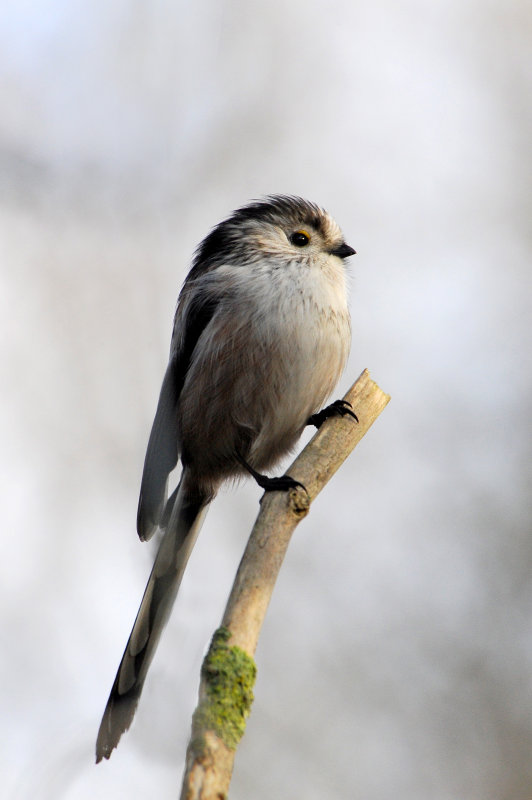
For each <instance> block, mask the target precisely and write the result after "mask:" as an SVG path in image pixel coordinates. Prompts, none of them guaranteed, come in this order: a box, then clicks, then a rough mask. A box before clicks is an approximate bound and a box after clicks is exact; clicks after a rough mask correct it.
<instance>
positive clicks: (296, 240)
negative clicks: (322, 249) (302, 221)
mask: <svg viewBox="0 0 532 800" xmlns="http://www.w3.org/2000/svg"><path fill="white" fill-rule="evenodd" d="M290 241H291V242H292V244H295V246H296V247H305V245H307V244H308V243H309V242H310V236H309V235H308V233H307V232H306V231H296V232H295V233H293V234H292V235H291V236H290Z"/></svg>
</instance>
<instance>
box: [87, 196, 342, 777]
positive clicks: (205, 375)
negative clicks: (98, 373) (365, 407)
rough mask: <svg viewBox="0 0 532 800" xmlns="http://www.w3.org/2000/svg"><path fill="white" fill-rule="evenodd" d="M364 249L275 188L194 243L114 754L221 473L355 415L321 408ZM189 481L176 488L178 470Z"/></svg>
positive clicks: (336, 365) (146, 521)
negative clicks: (148, 556)
mask: <svg viewBox="0 0 532 800" xmlns="http://www.w3.org/2000/svg"><path fill="white" fill-rule="evenodd" d="M354 254H355V250H354V249H353V248H352V247H350V246H349V245H348V244H346V242H345V239H344V236H343V234H342V231H341V229H340V227H339V226H338V224H337V223H336V222H335V220H334V219H333V218H332V217H331V216H330V215H329V213H328V212H327V211H325V210H324V209H323V208H321V207H320V206H319V205H317V204H315V203H313V202H309V201H307V200H304V199H302V198H301V197H297V196H292V195H269V196H266V197H264V198H262V199H259V200H254V201H251V202H250V203H248V204H247V205H244V206H242V207H241V208H239V209H237V210H236V211H234V212H233V213H231V214H230V215H229V216H228V217H227V218H226V219H224V220H223V221H222V222H220V223H219V224H218V225H216V226H215V227H214V228H213V229H212V230H211V231H210V233H208V235H207V236H206V237H205V238H204V239H203V241H202V242H201V243H200V245H199V246H198V248H197V250H196V251H195V254H194V256H193V259H192V264H191V269H190V272H189V273H188V275H187V277H186V279H185V281H184V283H183V286H182V288H181V291H180V294H179V298H178V302H177V308H176V313H175V317H174V324H173V331H172V337H171V345H170V356H169V361H168V366H167V369H166V373H165V375H164V379H163V383H162V388H161V392H160V397H159V402H158V405H157V410H156V414H155V418H154V422H153V426H152V430H151V434H150V437H149V441H148V446H147V451H146V457H145V461H144V469H143V474H142V480H141V489H140V497H139V504H138V512H137V532H138V535H139V537H140V539H141V540H142V541H147V540H149V539H150V538H151V537H152V536H153V534H154V533H155V531H156V530H157V529H161V530H162V532H163V535H162V539H161V543H160V545H159V549H158V552H157V555H156V557H155V561H154V565H153V569H152V572H151V574H150V577H149V580H148V583H147V586H146V589H145V592H144V595H143V598H142V602H141V605H140V608H139V611H138V613H137V617H136V619H135V623H134V625H133V629H132V631H131V634H130V637H129V640H128V642H127V645H126V649H125V651H124V655H123V657H122V660H121V662H120V666H119V668H118V671H117V674H116V678H115V681H114V683H113V686H112V689H111V692H110V695H109V699H108V702H107V706H106V708H105V711H104V714H103V718H102V721H101V725H100V729H99V732H98V737H97V742H96V761H97V762H99V761H101V760H102V758H106V759H108V758H109V757H110V755H111V752H112V751H113V749H114V748H115V747H116V746H117V744H118V742H119V740H120V738H121V736H122V734H123V733H124V732H125V731H126V730H127V729H128V728H129V727H130V725H131V722H132V720H133V717H134V714H135V710H136V707H137V704H138V701H139V698H140V694H141V691H142V687H143V684H144V681H145V678H146V674H147V671H148V667H149V665H150V663H151V661H152V658H153V656H154V653H155V649H156V647H157V644H158V641H159V638H160V635H161V632H162V630H163V628H164V625H165V624H166V622H167V620H168V617H169V615H170V612H171V609H172V606H173V604H174V601H175V598H176V595H177V592H178V589H179V585H180V583H181V579H182V576H183V573H184V570H185V567H186V564H187V561H188V558H189V555H190V552H191V550H192V548H193V546H194V543H195V541H196V538H197V536H198V533H199V530H200V528H201V525H202V522H203V520H204V518H205V514H206V512H207V509H208V507H209V504H210V502H211V501H212V499H213V498H214V496H215V495H216V493H217V491H218V489H219V487H220V486H221V484H222V483H224V482H225V481H228V480H235V479H239V478H241V477H243V476H244V475H246V474H251V475H252V476H253V478H255V480H256V481H257V483H258V484H259V486H261V487H262V488H263V489H264V490H265V491H285V490H287V489H289V488H291V487H292V486H294V485H297V481H294V480H293V479H292V478H291V477H290V476H289V475H284V476H280V477H268V476H267V475H266V474H265V472H267V471H270V470H271V469H272V468H274V467H275V465H276V464H277V463H278V462H279V460H280V459H281V458H282V457H283V456H285V455H286V454H287V453H289V452H290V451H292V450H293V448H294V447H295V445H296V443H297V440H298V438H299V437H300V435H301V433H302V431H303V429H304V428H305V426H306V425H307V424H312V425H315V426H316V427H319V426H320V425H321V423H322V422H323V421H324V419H326V418H327V417H329V416H333V415H336V414H338V415H341V416H344V415H350V416H352V417H354V418H355V420H356V415H355V413H354V411H353V410H352V409H351V408H350V406H349V404H348V403H345V402H344V401H341V400H340V401H336V402H334V403H332V404H331V405H330V406H328V407H325V408H322V406H323V404H324V402H325V401H326V399H327V398H328V397H329V396H330V394H331V393H332V391H333V389H334V387H335V385H336V383H337V381H338V379H339V378H340V375H341V374H342V372H343V370H344V367H345V364H346V361H347V358H348V355H349V350H350V345H351V321H350V315H349V310H348V301H347V276H346V264H345V261H346V259H347V258H348V257H349V256H352V255H354ZM320 409H321V410H320ZM179 460H180V461H181V469H182V471H181V477H180V480H179V483H178V486H177V488H176V489H175V490H174V491H173V492H172V493H171V494H170V496H169V497H168V496H167V495H168V482H169V475H170V473H171V472H172V471H173V470H174V468H175V467H176V465H177V463H178V461H179Z"/></svg>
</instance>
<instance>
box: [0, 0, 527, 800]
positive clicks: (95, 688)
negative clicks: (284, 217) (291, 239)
mask: <svg viewBox="0 0 532 800" xmlns="http://www.w3.org/2000/svg"><path fill="white" fill-rule="evenodd" d="M0 13H1V17H0V170H1V186H0V191H1V203H0V227H1V231H0V248H1V260H0V263H1V283H2V290H1V293H0V313H1V318H2V326H1V328H2V359H1V369H2V395H1V397H2V400H1V408H2V414H1V441H2V446H1V464H0V469H1V486H2V497H3V500H2V511H3V513H2V534H3V535H2V558H1V566H0V573H1V574H0V640H1V641H2V649H3V657H2V659H1V685H2V690H1V694H0V743H1V747H0V760H1V762H2V763H1V774H2V785H3V787H7V792H8V796H9V797H10V798H11V797H12V798H17V799H19V798H30V797H31V798H33V797H40V798H53V800H57V798H68V800H85V799H86V798H87V799H88V798H91V800H92V798H94V797H98V798H103V799H104V800H107V798H119V797H120V798H122V797H128V798H132V799H134V800H137V798H138V799H139V800H140V798H145V797H161V798H162V797H175V796H176V794H177V791H178V785H179V783H180V780H181V771H182V765H183V757H184V750H185V743H186V740H187V737H188V732H189V724H190V714H191V711H192V709H193V707H194V705H195V701H196V692H197V683H198V673H199V666H200V662H201V658H202V654H203V652H204V648H205V646H206V644H207V642H208V640H209V637H210V634H211V633H212V631H213V629H214V628H215V627H216V625H217V624H218V622H219V619H220V616H221V613H222V609H223V605H224V601H225V598H226V596H227V592H228V590H229V587H230V585H231V582H232V577H233V575H234V572H235V569H236V566H237V564H238V561H239V559H240V555H241V552H242V550H243V547H244V543H245V540H246V537H247V534H248V531H249V529H250V526H251V524H252V521H253V519H254V517H255V514H256V512H257V503H258V499H259V497H260V491H259V490H258V488H257V487H256V486H254V485H253V484H252V483H251V482H246V483H243V484H241V485H240V486H239V487H236V488H228V489H227V490H225V491H224V492H222V494H221V495H220V496H219V498H218V499H217V500H216V502H215V504H214V505H213V507H212V509H211V511H210V513H209V516H208V519H207V523H206V525H205V528H204V530H203V532H202V535H201V538H200V542H199V544H198V547H197V550H196V551H195V552H194V555H193V557H192V560H191V563H190V568H189V571H188V572H187V576H186V579H185V582H184V585H183V590H182V594H181V596H180V598H179V602H178V604H177V606H176V608H175V611H174V614H173V616H172V619H171V622H170V624H169V626H168V628H167V630H166V633H165V636H164V639H163V641H162V643H161V647H160V650H159V652H158V654H157V657H156V660H155V662H154V664H153V666H152V669H151V672H150V676H149V679H148V681H147V684H146V687H145V692H144V694H143V697H142V701H141V704H140V708H139V710H138V715H137V718H136V721H135V723H134V726H133V728H132V729H131V731H130V732H129V733H128V734H127V735H126V736H125V737H124V738H123V740H122V742H121V744H120V747H119V749H118V751H116V752H115V753H114V754H113V757H112V759H111V761H110V762H109V763H104V764H102V765H100V766H98V767H96V766H94V764H93V747H94V740H95V736H96V732H97V728H98V724H99V721H100V716H101V713H102V711H103V708H104V704H105V701H106V698H107V694H108V691H109V689H110V686H111V683H112V680H113V676H114V673H115V669H116V667H117V664H118V661H119V658H120V656H121V653H122V649H123V647H124V644H125V641H126V637H127V634H128V633H129V629H130V626H131V623H132V621H133V618H134V615H135V613H136V610H137V606H138V603H139V600H140V596H141V593H142V590H143V588H144V584H145V581H146V578H147V575H148V572H149V569H150V566H151V561H152V558H153V547H152V546H151V545H142V544H140V543H139V542H138V540H137V538H136V534H135V529H134V523H135V513H136V503H137V492H138V486H139V479H140V474H141V468H142V462H143V458H144V449H145V445H146V442H147V437H148V433H149V428H150V425H151V421H152V417H153V413H154V410H155V404H156V400H157V396H158V391H159V386H160V382H161V379H162V375H163V371H164V367H165V363H166V358H167V352H168V345H169V338H170V331H171V322H172V315H173V310H174V305H175V300H176V297H177V293H178V291H179V287H180V285H181V282H182V280H183V278H184V276H185V274H186V271H187V268H188V264H189V260H190V257H191V254H192V252H193V249H194V247H195V245H196V244H197V243H198V241H199V240H200V239H201V238H202V236H204V235H205V234H206V233H207V231H208V230H209V228H210V227H211V226H212V225H213V224H215V223H216V222H217V221H219V220H220V219H221V218H222V217H223V216H224V215H226V214H227V213H229V212H230V211H231V210H232V209H233V208H234V207H236V206H238V205H240V204H242V203H244V202H246V201H247V200H249V199H250V198H254V197H258V196H262V195H264V194H267V193H270V192H287V193H294V194H301V195H303V196H305V197H308V198H309V199H311V200H315V201H317V202H318V203H320V204H322V205H323V206H325V207H326V208H327V209H328V210H329V211H330V212H331V213H332V214H333V215H334V216H335V217H336V218H337V220H338V222H339V223H340V225H341V226H342V227H343V229H344V231H345V234H346V238H347V240H348V241H349V243H350V244H352V245H353V246H354V247H355V248H356V250H357V251H358V255H357V256H356V257H355V258H353V259H351V264H350V267H349V271H350V275H351V280H350V282H351V309H352V315H353V348H352V355H351V360H350V363H349V366H348V369H347V371H346V374H345V375H344V378H343V380H342V383H341V385H340V387H339V390H338V393H337V394H338V396H340V394H343V392H344V391H345V389H346V388H347V387H348V386H349V385H350V384H351V383H352V381H353V380H354V379H355V378H356V376H357V375H358V374H359V373H360V372H361V370H362V369H363V368H364V367H366V366H367V367H369V368H370V370H371V372H372V375H373V377H374V378H375V379H376V380H377V381H378V382H379V384H380V385H381V386H382V388H383V389H384V390H385V391H387V392H389V393H390V394H391V395H392V402H391V404H390V405H389V406H388V408H387V409H386V411H385V412H384V414H383V415H382V417H381V418H380V419H379V420H378V422H377V423H376V424H375V426H374V428H373V429H372V430H371V432H370V434H369V435H368V436H367V437H366V439H365V440H364V441H363V442H362V444H361V445H360V447H359V448H358V450H357V451H356V453H355V454H354V456H353V457H352V458H351V459H350V461H349V462H348V463H347V464H346V465H345V466H344V468H343V469H342V470H341V472H340V473H339V474H338V475H337V476H336V477H335V479H334V480H333V482H332V483H331V484H330V485H329V487H328V488H327V490H326V491H325V492H324V494H323V495H322V496H321V497H320V498H319V499H318V500H317V501H316V503H315V505H314V507H313V509H312V513H311V515H310V518H309V519H307V520H306V521H305V522H304V523H303V524H302V525H301V526H300V527H299V529H298V531H297V533H296V535H295V537H294V540H293V543H292V545H291V548H290V551H289V553H288V557H287V560H286V562H285V564H284V566H283V570H282V573H281V576H280V580H279V583H278V585H277V587H276V592H275V596H274V599H273V602H272V604H271V607H270V610H269V613H268V617H267V621H266V625H265V628H264V631H263V636H262V639H261V643H260V647H259V650H258V653H257V661H258V666H259V677H258V681H257V685H256V701H255V704H254V707H253V713H252V715H251V718H250V721H249V725H248V730H247V733H246V736H245V737H244V740H243V742H242V745H241V747H240V749H239V752H238V755H237V761H236V769H235V775H234V780H233V784H232V789H231V797H232V798H233V800H238V799H239V798H242V800H243V799H244V798H254V800H262V798H268V799H269V798H272V797H274V798H296V797H298V798H299V797H305V798H308V800H318V798H319V799H320V800H321V799H322V798H324V797H334V798H335V799H337V798H345V800H384V799H385V798H394V800H397V799H398V798H408V799H409V800H418V799H419V800H426V798H431V800H451V799H453V800H454V799H455V798H456V800H461V799H462V798H467V799H468V800H475V799H476V798H478V799H479V800H480V799H482V800H490V799H491V798H497V799H500V800H506V799H508V800H510V799H511V800H520V798H529V797H530V796H531V795H532V759H531V757H530V753H531V748H532V697H531V680H530V676H531V666H532V664H531V662H532V637H531V634H530V617H531V611H532V608H531V606H532V593H531V582H530V567H531V560H532V547H531V541H532V539H531V536H530V482H531V474H530V473H531V470H530V456H531V454H530V438H529V435H528V432H529V427H530V393H531V375H530V339H529V334H530V322H529V318H530V297H529V290H530V283H531V279H530V274H531V268H530V252H531V225H530V217H531V200H530V198H531V193H530V166H531V156H530V140H531V133H532V131H531V125H530V121H531V119H530V118H531V106H530V90H531V86H530V83H531V71H532V61H531V57H530V47H531V33H532V26H531V23H532V15H531V11H530V5H529V4H528V3H525V2H524V1H523V2H519V0H509V1H508V2H506V3H504V4H503V3H491V2H486V1H485V0H483V2H481V1H480V0H460V2H459V1H458V0H447V1H445V0H435V2H431V3H426V2H421V0H417V2H416V0H412V1H411V2H407V1H406V0H405V1H403V2H391V0H377V1H376V2H372V3H360V2H348V0H336V1H335V0H332V2H328V3H324V2H318V1H317V0H306V2H305V3H303V2H286V0H284V1H283V2H281V1H280V0H269V1H268V2H267V3H266V2H244V0H240V2H236V0H233V2H231V1H230V0H228V1H227V2H220V1H218V2H215V1H214V0H201V1H200V2H197V3H194V4H192V3H184V2H177V3H176V2H174V3H171V2H168V1H167V2H165V1H164V0H155V2H147V0H143V1H142V0H139V1H138V2H129V3H128V2H119V1H118V0H111V1H109V0H106V1H105V2H103V0H92V2H91V3H87V2H86V3H84V2H82V0H77V1H76V0H74V2H68V3H67V2H60V0H56V2H48V3H46V2H35V3H32V4H26V3H21V2H14V1H12V0H7V2H4V3H3V4H2V9H1V12H0Z"/></svg>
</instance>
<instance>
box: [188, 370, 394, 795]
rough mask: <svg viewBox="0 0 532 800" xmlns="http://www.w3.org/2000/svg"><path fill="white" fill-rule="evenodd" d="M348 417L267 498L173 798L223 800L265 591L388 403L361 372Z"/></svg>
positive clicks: (216, 645)
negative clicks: (300, 527)
mask: <svg viewBox="0 0 532 800" xmlns="http://www.w3.org/2000/svg"><path fill="white" fill-rule="evenodd" d="M344 400H347V401H348V402H349V403H351V405H352V406H353V409H354V411H355V413H356V415H357V417H358V420H359V422H358V423H356V422H355V420H354V419H353V418H352V417H350V416H345V417H342V418H339V417H332V418H330V419H328V420H326V421H325V422H324V423H323V425H322V426H321V427H320V429H319V430H318V432H317V433H316V435H315V436H314V437H313V439H312V440H311V441H310V442H309V443H308V445H307V446H306V447H305V449H304V450H303V452H302V453H301V455H299V456H298V458H297V459H296V460H295V461H294V463H293V464H292V466H291V467H290V468H289V469H288V470H287V474H289V475H290V476H291V477H292V478H295V480H297V481H299V482H300V483H302V484H303V485H304V486H305V487H306V489H307V491H305V490H304V489H302V488H299V487H298V488H297V489H291V490H290V492H269V493H268V492H267V493H265V494H264V496H263V498H262V500H261V509H260V512H259V515H258V517H257V521H256V523H255V525H254V527H253V530H252V532H251V535H250V538H249V541H248V544H247V547H246V549H245V552H244V555H243V557H242V561H241V562H240V566H239V568H238V572H237V575H236V578H235V582H234V584H233V588H232V590H231V594H230V596H229V600H228V602H227V607H226V609H225V613H224V616H223V620H222V626H221V628H219V629H218V630H217V631H216V632H215V634H214V636H213V639H212V642H211V646H210V648H209V652H208V653H207V655H206V657H205V660H204V662H203V666H202V674H201V683H200V690H199V703H198V707H197V708H196V711H195V712H194V716H193V720H192V736H191V740H190V742H189V745H188V749H187V759H186V768H185V775H184V778H183V788H182V793H181V800H224V798H226V796H227V791H228V789H229V783H230V780H231V774H232V771H233V762H234V757H235V751H236V748H237V746H238V742H239V740H240V738H241V736H242V735H243V733H244V729H245V721H246V718H247V716H248V714H249V709H250V707H251V703H252V701H253V691H252V690H253V683H254V679H255V673H256V667H255V663H254V661H253V655H254V653H255V649H256V647H257V642H258V638H259V634H260V629H261V627H262V623H263V621H264V617H265V615H266V610H267V608H268V604H269V602H270V598H271V595H272V591H273V587H274V585H275V581H276V579H277V575H278V573H279V570H280V568H281V564H282V562H283V559H284V556H285V553H286V550H287V548H288V544H289V542H290V538H291V536H292V533H293V531H294V529H295V527H296V525H297V524H298V523H299V522H300V520H301V519H303V517H305V516H306V515H307V513H308V511H309V508H310V503H311V501H312V500H313V499H314V498H315V497H316V495H317V494H318V493H319V492H320V491H321V490H322V489H323V487H324V486H325V484H326V483H327V482H328V481H329V480H330V478H331V477H332V476H333V475H334V473H335V472H336V470H337V469H338V468H339V467H340V466H341V464H342V463H343V462H344V461H345V459H346V458H347V456H348V455H349V454H350V452H351V451H352V450H353V448H354V447H356V445H357V444H358V442H359V441H360V440H361V439H362V437H363V436H364V434H365V433H366V432H367V431H368V429H369V428H370V426H371V425H372V424H373V422H374V421H375V420H376V419H377V417H378V416H379V414H380V413H381V411H382V410H383V409H384V408H385V406H386V405H387V403H388V401H389V400H390V398H389V396H388V395H387V394H384V392H383V391H381V389H379V387H378V386H377V384H376V383H374V382H373V381H372V380H371V378H370V376H369V372H368V371H367V370H364V372H363V373H362V374H361V375H360V377H359V378H358V380H357V381H356V383H355V384H354V385H353V386H352V387H351V389H350V390H349V391H348V392H347V394H346V395H345V397H344Z"/></svg>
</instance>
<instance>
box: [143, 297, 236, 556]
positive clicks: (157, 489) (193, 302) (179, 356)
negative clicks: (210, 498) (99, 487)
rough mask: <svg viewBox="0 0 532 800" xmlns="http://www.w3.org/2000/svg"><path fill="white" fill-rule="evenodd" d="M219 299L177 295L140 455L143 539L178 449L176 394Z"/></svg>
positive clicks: (157, 512)
mask: <svg viewBox="0 0 532 800" xmlns="http://www.w3.org/2000/svg"><path fill="white" fill-rule="evenodd" d="M185 286H186V284H185ZM220 299H221V298H220V297H217V296H216V295H215V294H213V293H212V291H211V292H209V293H208V294H207V293H205V292H201V291H188V292H183V293H182V295H181V298H180V303H179V305H178V308H177V311H176V318H175V323H174V333H173V336H172V347H171V355H170V361H169V363H168V367H167V369H166V373H165V376H164V380H163V385H162V387H161V394H160V396H159V403H158V405H157V411H156V413H155V419H154V421H153V426H152V429H151V434H150V439H149V441H148V448H147V450H146V458H145V459H144V471H143V473H142V483H141V487H140V497H139V506H138V511H137V531H138V534H139V536H140V538H141V539H142V540H144V541H145V540H147V539H149V538H150V537H151V536H152V535H153V533H154V532H155V530H156V528H157V526H158V525H159V524H160V522H161V518H162V516H163V511H164V507H165V503H166V492H167V484H168V476H169V474H170V473H171V472H172V470H173V469H174V467H175V466H176V464H177V459H178V457H179V450H180V443H179V431H178V404H179V396H180V394H181V390H182V388H183V384H184V382H185V379H186V375H187V371H188V368H189V365H190V362H191V360H192V356H193V353H194V349H195V347H196V345H197V343H198V339H199V338H200V336H201V334H202V333H203V331H204V330H205V328H206V327H207V325H208V324H209V322H210V321H211V319H212V318H213V316H214V314H215V313H216V309H217V307H218V304H219V302H220Z"/></svg>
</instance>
